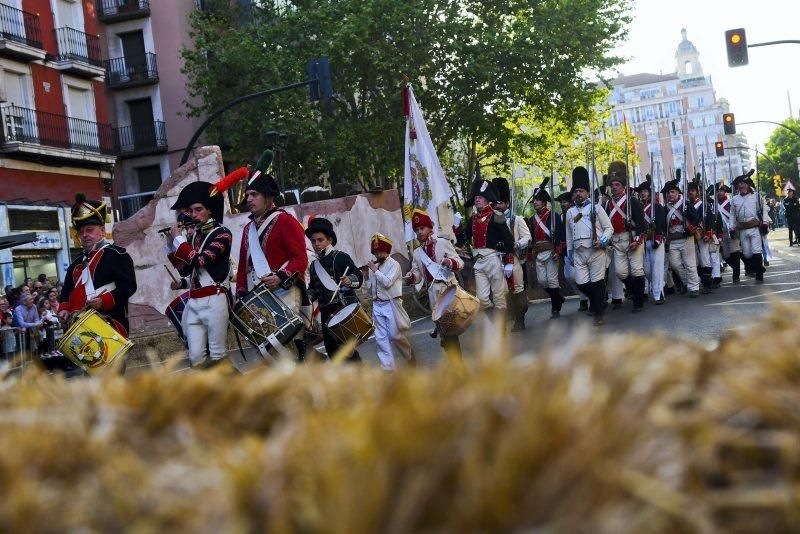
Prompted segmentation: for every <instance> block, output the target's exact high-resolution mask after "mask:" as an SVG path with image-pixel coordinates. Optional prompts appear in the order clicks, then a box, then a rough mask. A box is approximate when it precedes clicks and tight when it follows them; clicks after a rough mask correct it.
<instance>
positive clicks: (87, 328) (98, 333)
mask: <svg viewBox="0 0 800 534" xmlns="http://www.w3.org/2000/svg"><path fill="white" fill-rule="evenodd" d="M132 346H133V343H132V342H131V341H128V340H127V339H126V338H125V336H123V335H122V334H120V333H119V332H117V331H116V330H115V329H114V327H113V326H111V323H109V322H108V321H107V320H106V319H104V318H103V317H102V316H101V315H100V314H98V313H97V312H96V311H94V310H91V309H90V310H86V311H85V312H82V313H80V314H76V316H75V319H74V320H73V321H72V322H71V324H70V326H69V328H68V329H67V331H66V333H65V334H64V337H62V338H61V339H60V340H59V343H58V350H60V351H61V352H62V353H63V354H64V356H66V357H67V358H69V359H70V360H71V361H72V362H73V363H74V364H76V365H77V366H79V367H81V368H83V369H84V370H85V371H86V372H87V373H89V374H90V375H94V374H97V373H99V372H101V371H102V370H103V369H104V368H105V366H107V365H109V364H111V363H114V362H115V361H116V360H118V359H120V358H123V359H124V356H125V354H126V353H127V352H128V351H129V350H130V348H131V347H132Z"/></svg>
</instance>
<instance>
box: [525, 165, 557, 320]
mask: <svg viewBox="0 0 800 534" xmlns="http://www.w3.org/2000/svg"><path fill="white" fill-rule="evenodd" d="M546 184H547V179H545V181H544V182H543V183H542V185H541V186H539V187H537V188H536V189H535V190H534V192H533V209H534V210H536V213H535V214H534V215H533V217H531V220H530V225H531V228H533V231H532V232H531V233H532V235H533V252H532V255H533V261H534V265H535V266H536V279H537V280H538V281H539V285H540V286H541V287H542V288H543V289H544V290H545V292H547V294H548V295H549V296H550V318H551V319H555V318H557V317H559V316H560V315H561V306H562V305H563V304H564V300H565V299H564V297H563V296H562V295H561V285H560V283H559V280H558V258H559V254H558V252H559V250H560V249H561V241H560V235H561V233H562V228H561V220H560V218H559V217H557V216H556V214H555V213H553V212H552V211H550V210H549V209H548V205H547V204H548V202H550V195H549V194H548V192H547V190H546V189H545V185H546Z"/></svg>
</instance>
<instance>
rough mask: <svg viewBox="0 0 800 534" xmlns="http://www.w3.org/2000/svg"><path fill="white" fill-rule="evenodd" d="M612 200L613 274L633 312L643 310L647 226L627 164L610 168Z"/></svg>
mask: <svg viewBox="0 0 800 534" xmlns="http://www.w3.org/2000/svg"><path fill="white" fill-rule="evenodd" d="M608 181H609V188H610V189H611V198H610V199H609V200H608V202H607V203H606V212H607V213H608V218H609V219H610V221H611V226H613V227H614V235H613V236H612V237H611V245H612V254H613V259H612V261H613V262H614V274H615V275H616V277H617V278H619V279H620V280H621V281H622V283H623V284H625V287H626V288H627V289H628V292H629V293H630V295H631V297H632V298H633V311H634V312H640V311H642V309H643V307H644V246H643V245H644V242H645V239H646V237H647V224H646V223H645V220H644V212H643V211H642V204H641V203H640V202H639V200H638V199H636V198H635V197H634V196H633V195H632V194H631V189H629V187H628V172H627V169H626V166H625V163H624V162H622V161H612V162H611V164H609V166H608Z"/></svg>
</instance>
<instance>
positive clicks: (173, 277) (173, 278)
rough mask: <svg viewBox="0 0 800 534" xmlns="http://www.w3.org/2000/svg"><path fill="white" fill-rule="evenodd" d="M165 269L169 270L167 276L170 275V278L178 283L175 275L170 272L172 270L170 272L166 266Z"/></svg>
mask: <svg viewBox="0 0 800 534" xmlns="http://www.w3.org/2000/svg"><path fill="white" fill-rule="evenodd" d="M164 269H166V270H167V274H168V275H169V277H170V278H172V281H173V282H176V283H177V282H178V279H177V278H175V275H173V274H172V271H170V270H169V267H167V266H166V265H164Z"/></svg>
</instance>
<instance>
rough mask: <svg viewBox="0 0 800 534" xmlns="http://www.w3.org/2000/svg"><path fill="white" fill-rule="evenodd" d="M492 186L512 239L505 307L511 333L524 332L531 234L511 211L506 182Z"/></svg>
mask: <svg viewBox="0 0 800 534" xmlns="http://www.w3.org/2000/svg"><path fill="white" fill-rule="evenodd" d="M492 184H493V185H494V186H495V188H496V189H497V197H498V199H497V203H496V204H495V207H496V208H497V210H498V211H501V212H503V215H504V216H505V218H506V221H507V224H508V228H509V230H511V236H512V237H513V238H514V251H513V252H512V253H511V254H510V255H509V256H510V257H509V258H506V260H509V259H510V260H511V265H512V269H511V276H510V277H506V280H507V283H508V289H509V294H508V297H507V299H506V300H507V305H508V311H509V314H510V316H512V317H513V318H514V325H513V326H512V327H511V331H512V332H520V331H522V330H525V313H526V312H527V311H528V294H527V293H526V291H525V286H526V284H525V260H526V259H527V256H528V248H529V247H530V244H531V232H530V230H529V229H528V225H527V224H526V223H525V219H524V218H523V217H517V216H516V215H514V213H512V211H511V189H510V187H509V185H508V180H506V179H505V178H495V179H494V180H492Z"/></svg>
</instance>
